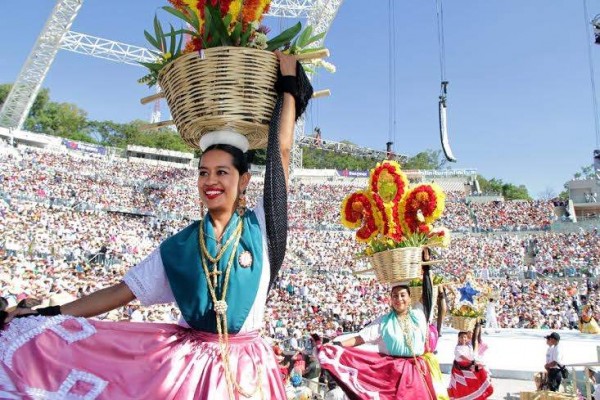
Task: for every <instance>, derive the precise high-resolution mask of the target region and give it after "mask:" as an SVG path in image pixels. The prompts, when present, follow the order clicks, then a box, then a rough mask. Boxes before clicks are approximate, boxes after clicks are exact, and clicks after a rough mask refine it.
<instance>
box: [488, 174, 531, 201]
mask: <svg viewBox="0 0 600 400" xmlns="http://www.w3.org/2000/svg"><path fill="white" fill-rule="evenodd" d="M477 181H479V188H480V189H481V191H482V192H483V193H490V194H497V195H501V196H503V197H504V198H505V199H506V200H531V196H530V195H529V191H528V190H527V187H525V185H519V186H516V185H514V184H512V183H505V182H503V181H502V179H497V178H492V179H490V180H488V179H486V178H484V177H483V176H481V175H477Z"/></svg>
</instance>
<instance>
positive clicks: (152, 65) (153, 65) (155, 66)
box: [139, 61, 163, 72]
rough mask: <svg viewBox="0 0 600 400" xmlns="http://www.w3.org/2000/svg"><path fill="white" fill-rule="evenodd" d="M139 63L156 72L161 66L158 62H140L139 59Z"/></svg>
mask: <svg viewBox="0 0 600 400" xmlns="http://www.w3.org/2000/svg"><path fill="white" fill-rule="evenodd" d="M139 63H140V64H142V65H143V66H144V67H146V68H148V69H149V70H150V71H156V72H158V71H160V70H161V68H162V67H163V65H162V64H158V63H147V62H141V61H139Z"/></svg>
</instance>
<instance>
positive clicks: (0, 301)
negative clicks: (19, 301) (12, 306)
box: [0, 297, 8, 311]
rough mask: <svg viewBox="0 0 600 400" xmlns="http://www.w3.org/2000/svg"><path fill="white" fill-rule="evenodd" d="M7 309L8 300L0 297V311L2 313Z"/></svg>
mask: <svg viewBox="0 0 600 400" xmlns="http://www.w3.org/2000/svg"><path fill="white" fill-rule="evenodd" d="M7 308H8V300H6V299H5V298H4V297H0V311H4V310H6V309H7Z"/></svg>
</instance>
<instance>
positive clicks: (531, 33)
mask: <svg viewBox="0 0 600 400" xmlns="http://www.w3.org/2000/svg"><path fill="white" fill-rule="evenodd" d="M394 1H395V6H394V7H395V10H396V17H395V19H396V24H397V26H396V34H397V36H396V49H395V52H394V53H395V59H396V86H395V87H396V93H397V96H396V97H397V99H396V105H397V107H396V110H395V118H396V129H395V133H394V135H393V136H394V137H395V146H394V147H395V150H396V151H397V152H401V153H406V154H408V155H414V154H416V153H418V152H419V151H423V150H425V149H434V150H437V149H439V148H440V144H439V138H438V120H437V98H438V95H439V86H440V71H439V59H438V44H437V36H436V35H437V31H436V17H435V0H404V1H400V0H394ZM582 1H583V0H568V1H567V0H563V1H559V0H555V1H547V0H545V1H544V0H528V1H523V0H486V1H467V0H452V1H449V0H445V1H444V16H445V41H446V78H447V79H448V80H449V81H450V85H449V89H448V104H449V106H448V124H449V132H450V143H451V146H452V149H453V151H454V154H455V156H456V157H457V158H458V160H459V161H458V163H455V164H453V165H452V167H453V168H476V169H477V170H478V171H479V172H480V173H481V174H482V175H484V176H485V177H488V178H491V177H496V178H500V179H503V180H504V181H507V182H511V183H515V184H524V185H526V186H527V187H528V189H529V191H530V194H532V195H533V196H534V197H535V196H537V195H539V194H540V193H542V192H543V191H545V190H546V188H551V189H553V190H554V191H555V192H557V193H558V192H559V191H560V190H561V188H562V185H563V183H564V182H565V181H566V180H568V179H569V178H570V177H571V176H572V174H573V173H574V172H576V171H578V170H579V169H580V167H581V166H584V165H589V164H591V161H592V151H593V149H594V147H595V146H596V136H595V128H594V110H593V107H592V101H591V94H592V91H591V84H590V74H589V66H588V58H587V45H588V43H587V38H586V31H585V29H586V25H585V24H584V14H583V6H582ZM165 3H166V0H164V1H162V0H127V1H115V0H103V1H92V0H86V1H84V4H83V7H82V9H81V11H80V13H79V16H78V17H77V19H76V20H75V22H74V24H73V27H72V30H74V31H79V32H84V33H87V34H90V35H94V36H100V37H104V38H107V39H113V40H118V41H122V42H125V43H131V44H135V45H145V40H144V37H143V30H144V29H148V28H150V27H151V24H152V18H153V16H154V13H155V12H157V11H158V12H159V16H163V17H165V18H166V16H165V14H164V13H163V12H162V11H160V10H159V7H160V6H162V5H164V4H165ZM27 4H29V5H28V6H26V7H25V6H24V5H23V2H22V1H17V0H3V1H1V2H0V36H1V37H2V38H3V40H2V42H1V44H0V51H1V54H2V56H1V57H0V83H5V82H12V81H13V80H14V79H15V78H16V76H17V74H18V72H19V70H20V68H21V66H22V64H23V62H24V61H25V59H26V57H27V54H28V53H29V51H30V49H31V47H32V45H33V43H34V42H35V39H36V37H37V35H38V33H39V32H40V30H41V29H42V27H43V25H44V22H45V21H46V18H47V17H48V15H49V13H50V11H51V10H52V8H53V6H54V4H55V2H54V1H53V0H37V1H35V2H34V3H27ZM367 4H368V5H367ZM32 5H34V7H32ZM588 6H589V13H590V15H589V16H588V17H587V20H588V21H589V20H591V18H592V17H593V16H594V15H595V14H597V13H600V1H599V0H588ZM388 10H389V6H388V1H386V0H370V1H357V0H345V2H344V3H343V4H342V7H341V9H340V10H339V13H338V16H337V18H336V20H335V21H334V22H333V25H332V28H331V30H330V32H329V34H328V36H327V39H326V45H327V47H328V48H329V49H330V50H331V52H332V56H331V58H330V60H329V61H331V62H333V63H334V64H335V65H336V66H337V72H336V73H335V74H328V73H327V72H324V71H323V72H322V73H320V74H319V75H318V76H317V77H316V79H315V81H314V86H315V88H316V89H323V88H329V89H331V90H332V96H331V97H329V98H325V99H320V100H318V101H315V102H313V104H312V106H311V107H310V108H309V110H308V121H307V124H306V125H307V126H306V131H307V132H310V131H312V128H313V127H314V126H319V127H320V128H321V130H322V132H323V135H324V138H325V139H327V138H329V139H332V140H338V141H339V140H350V141H352V142H354V143H356V144H359V145H362V146H368V147H371V148H378V149H384V146H385V142H386V141H387V140H388V138H389V137H390V128H389V87H390V80H389V74H388V72H389V67H388V65H389V61H388V60H389V52H388V43H389V42H388V41H389V34H388V27H387V23H388V17H387V15H388ZM267 22H268V23H269V24H270V25H272V26H274V27H275V30H277V29H278V28H279V27H280V26H289V25H290V24H292V23H293V22H295V21H291V20H279V19H273V18H269V19H268V20H267ZM592 54H593V59H594V66H595V67H596V70H597V72H598V73H600V46H593V47H592ZM143 74H144V70H143V69H142V68H137V67H132V66H127V65H121V64H116V63H112V62H108V61H104V60H100V59H95V58H91V57H86V56H82V55H79V54H74V53H69V52H65V51H61V52H59V54H58V56H57V58H56V60H55V62H54V64H53V66H52V68H51V69H50V72H49V73H48V76H47V78H46V81H45V82H44V87H48V88H49V89H50V93H51V98H52V100H54V101H65V102H72V103H75V104H77V105H78V106H79V107H81V108H83V109H84V110H86V111H87V112H88V115H89V117H90V118H92V119H99V120H104V119H111V120H115V121H123V122H124V121H129V120H132V119H136V118H139V119H148V118H149V116H150V113H151V109H150V107H149V106H142V105H140V104H139V98H141V97H143V96H146V95H148V94H151V93H152V91H150V90H148V89H147V88H145V87H144V86H142V85H140V84H138V83H137V82H136V80H137V78H139V77H140V76H142V75H143ZM599 82H600V81H599ZM163 112H164V113H165V112H166V105H163Z"/></svg>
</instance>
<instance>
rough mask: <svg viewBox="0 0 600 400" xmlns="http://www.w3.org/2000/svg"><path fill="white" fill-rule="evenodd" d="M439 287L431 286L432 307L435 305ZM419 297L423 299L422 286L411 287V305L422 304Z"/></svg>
mask: <svg viewBox="0 0 600 400" xmlns="http://www.w3.org/2000/svg"><path fill="white" fill-rule="evenodd" d="M439 286H440V285H433V288H432V290H433V300H432V301H433V303H432V304H433V305H434V306H435V305H436V304H437V298H438V290H439ZM421 297H423V286H412V287H411V288H410V300H411V303H412V304H415V303H422V300H421Z"/></svg>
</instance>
